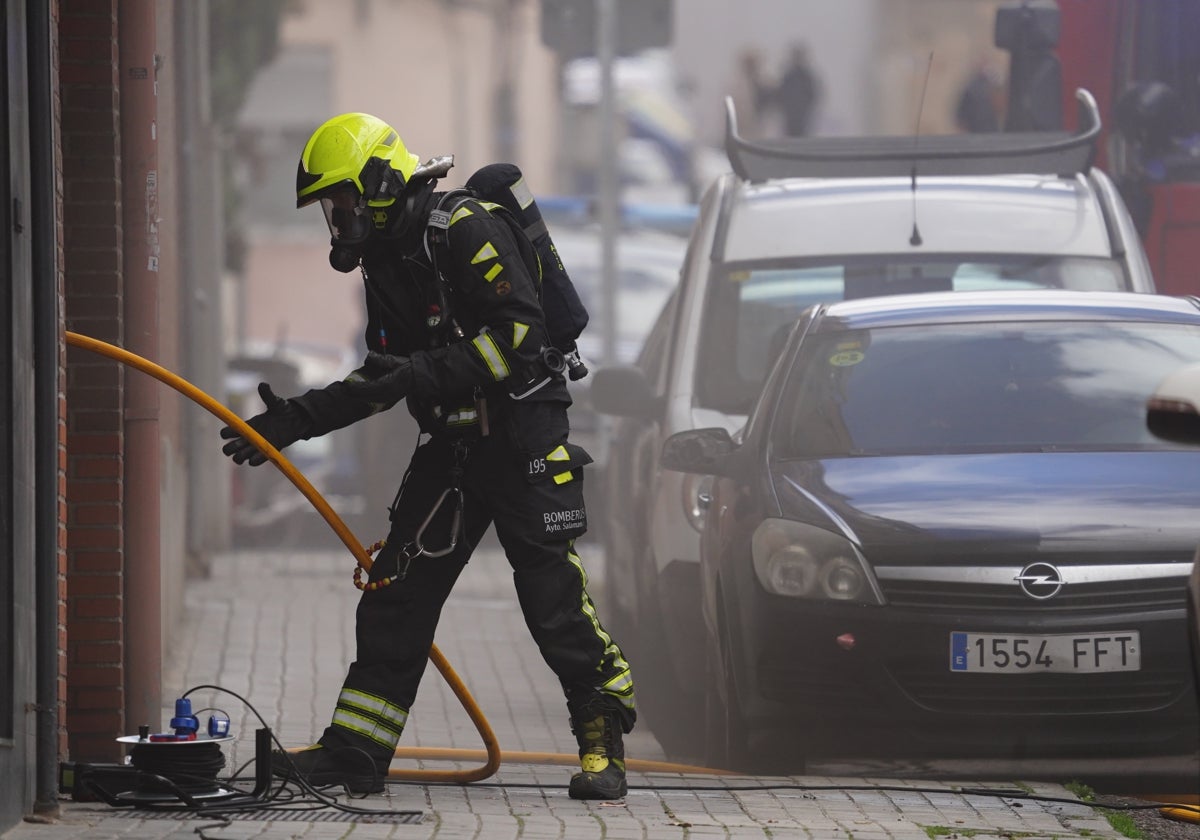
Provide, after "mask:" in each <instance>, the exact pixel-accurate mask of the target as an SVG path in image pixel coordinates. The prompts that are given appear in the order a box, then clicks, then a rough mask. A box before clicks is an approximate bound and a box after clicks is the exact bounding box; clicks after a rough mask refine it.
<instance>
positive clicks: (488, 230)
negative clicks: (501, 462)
mask: <svg viewBox="0 0 1200 840" xmlns="http://www.w3.org/2000/svg"><path fill="white" fill-rule="evenodd" d="M440 197H441V194H434V195H433V196H432V197H431V198H430V199H429V203H428V205H427V206H426V208H425V210H424V211H423V212H419V213H417V214H414V215H415V217H416V218H415V220H410V222H409V225H408V227H409V229H408V231H407V232H406V233H405V234H403V235H399V236H390V237H389V236H381V235H380V236H375V237H374V238H373V239H370V240H368V242H367V243H366V245H365V246H364V248H363V255H362V267H363V274H364V283H365V286H366V304H367V328H366V343H367V347H368V349H369V350H373V351H376V352H381V353H389V354H394V355H401V356H407V357H408V358H409V359H410V360H411V362H412V380H411V383H410V390H409V395H408V398H407V402H408V409H409V411H410V413H412V415H413V417H414V418H415V419H416V420H417V422H418V423H419V424H420V427H421V429H422V431H424V432H426V433H428V434H430V435H433V436H439V435H447V434H466V435H470V434H479V433H481V432H482V431H483V430H484V429H486V431H487V433H488V434H509V435H510V436H512V435H513V434H514V432H513V430H514V428H515V429H516V432H515V436H516V438H517V439H514V440H513V441H512V443H513V444H514V445H515V446H517V448H524V447H523V446H522V441H521V440H520V439H519V438H520V437H523V435H521V434H520V427H521V426H523V425H525V424H527V423H529V422H533V423H540V422H541V421H540V420H538V419H537V418H539V417H547V414H546V410H547V409H550V408H551V405H553V407H554V408H555V409H557V411H555V412H554V413H555V414H558V413H561V415H562V421H561V423H562V425H563V430H562V433H563V434H565V432H566V428H565V425H566V420H565V409H566V407H567V406H568V405H570V402H571V400H570V396H569V394H568V392H567V388H566V383H565V381H564V378H563V377H562V376H561V375H555V376H552V377H550V379H549V381H548V382H546V384H545V385H544V386H542V387H541V388H539V389H538V390H536V392H534V393H533V394H531V395H529V396H527V397H525V398H524V399H522V400H520V401H516V400H513V399H512V397H511V396H510V394H511V393H522V392H524V391H526V390H528V389H529V387H530V385H531V384H532V383H537V382H540V381H542V380H543V379H546V377H547V372H546V369H545V367H544V366H543V364H542V362H541V353H542V350H543V348H544V347H546V346H547V345H548V344H549V343H550V341H549V338H548V332H547V329H546V324H545V321H544V316H543V313H542V307H541V304H540V302H539V288H538V284H539V282H540V278H539V274H540V269H539V268H538V262H537V256H536V254H535V252H534V251H533V248H532V246H531V245H530V243H529V242H528V240H526V239H525V238H524V237H523V236H521V237H519V238H518V237H517V236H516V235H514V231H513V229H512V228H511V227H510V223H509V222H508V221H506V220H505V219H504V218H503V217H501V216H499V214H500V213H503V212H505V211H504V210H503V208H499V207H497V206H496V205H492V204H489V203H488V202H484V201H480V200H477V199H474V198H468V199H466V200H462V201H460V202H457V203H455V202H453V201H452V202H450V207H451V208H453V213H452V215H451V217H450V224H449V227H448V228H447V229H446V231H445V236H444V241H442V242H441V243H440V244H435V245H434V246H433V256H434V259H435V260H436V262H437V270H438V273H440V274H441V276H442V278H444V280H439V279H438V276H437V273H435V271H434V269H433V266H432V265H431V261H430V259H429V257H428V256H427V255H426V246H425V220H426V219H427V218H428V214H429V210H431V209H433V205H434V204H435V203H436V202H437V201H438V199H439V198H440ZM448 209H449V208H448ZM439 290H440V291H439ZM460 334H461V335H460ZM380 373H381V372H380V371H376V370H373V369H372V368H371V367H370V366H368V365H365V364H364V366H363V367H360V368H359V369H358V370H356V371H354V372H353V373H351V374H350V375H349V376H348V377H347V381H350V380H354V379H356V378H361V379H374V378H376V377H377V376H379V375H380ZM298 401H299V402H300V403H301V405H303V406H304V408H305V409H306V410H307V411H308V413H309V414H310V416H311V417H312V419H313V423H314V427H315V428H314V432H313V434H314V435H321V434H325V433H327V432H329V431H332V430H334V429H338V428H342V427H343V426H347V425H349V424H350V423H353V422H356V421H357V420H360V419H362V418H364V417H366V416H368V415H370V414H373V413H375V412H377V411H381V410H384V409H387V408H390V407H391V405H392V404H374V403H370V402H367V401H366V400H363V399H361V398H357V397H355V396H352V395H351V394H350V393H349V391H348V389H347V388H346V386H345V383H344V382H335V383H333V384H331V385H329V386H327V387H325V388H322V389H319V390H314V391H309V392H308V393H307V394H305V395H303V397H301V398H299V399H298ZM535 406H537V407H540V409H541V410H540V411H539V410H536V409H535ZM525 407H527V408H525ZM522 415H526V417H524V418H523V417H522ZM554 425H558V423H557V422H555V423H554Z"/></svg>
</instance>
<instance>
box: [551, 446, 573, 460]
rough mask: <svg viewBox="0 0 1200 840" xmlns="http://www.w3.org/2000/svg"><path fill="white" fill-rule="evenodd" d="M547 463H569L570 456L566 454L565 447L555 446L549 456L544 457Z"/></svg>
mask: <svg viewBox="0 0 1200 840" xmlns="http://www.w3.org/2000/svg"><path fill="white" fill-rule="evenodd" d="M546 460H547V461H570V460H571V456H570V455H568V454H567V448H566V447H565V446H557V447H555V448H554V451H552V452H551V453H550V454H549V455H547V456H546Z"/></svg>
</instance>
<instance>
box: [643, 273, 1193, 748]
mask: <svg viewBox="0 0 1200 840" xmlns="http://www.w3.org/2000/svg"><path fill="white" fill-rule="evenodd" d="M1197 362H1200V300H1197V299H1195V298H1190V299H1183V298H1167V297H1160V296H1152V295H1131V294H1099V293H1096V294H1084V293H1079V292H1074V293H1072V292H1049V291H1047V292H1036V293H1028V292H1027V293H1016V292H981V293H975V294H971V293H963V294H957V295H924V296H902V297H894V298H878V299H875V300H864V301H853V302H842V303H835V304H830V305H823V306H817V307H814V308H812V309H810V310H809V311H808V312H806V313H805V315H804V316H803V318H801V319H800V321H799V322H798V324H797V325H796V327H795V328H794V329H793V330H792V332H791V335H790V338H789V339H788V341H787V342H786V343H785V346H784V348H783V350H782V352H781V355H780V359H779V362H778V364H777V365H776V366H775V367H774V369H773V371H772V372H771V374H770V376H769V378H768V380H767V382H766V385H765V387H764V389H763V394H762V396H761V398H760V400H759V401H758V404H757V406H756V407H755V409H754V412H753V414H752V415H751V417H750V419H749V422H748V424H747V426H746V428H745V430H744V433H743V434H740V435H738V436H737V437H736V439H735V438H731V436H730V435H729V433H728V431H727V430H726V429H724V428H722V427H717V428H710V429H700V430H691V431H687V432H681V433H679V434H676V435H674V436H672V437H670V438H668V439H667V441H666V443H665V445H664V449H663V456H662V460H663V465H664V466H665V467H667V468H670V469H679V470H685V471H687V472H690V473H698V474H714V475H715V476H716V480H715V482H714V483H713V486H712V490H711V502H710V507H709V509H708V511H707V514H706V523H705V528H704V532H703V539H702V547H701V552H700V553H701V584H700V590H701V604H702V605H703V615H704V626H705V644H704V650H705V653H706V663H707V667H706V670H705V674H706V677H705V679H704V680H703V681H702V684H703V685H704V687H705V694H706V703H707V709H708V721H709V726H708V727H706V729H705V732H706V733H707V735H708V736H709V738H710V742H709V747H710V759H711V760H712V761H713V762H714V763H715V765H714V766H722V767H725V766H731V767H735V768H738V767H753V766H754V765H755V761H756V757H757V756H758V755H760V754H761V750H762V748H763V745H764V744H769V745H773V746H774V747H776V748H780V749H782V751H783V752H784V754H785V755H786V756H787V757H788V760H789V761H790V763H791V765H792V768H790V769H796V770H800V769H803V761H804V759H805V757H810V756H830V755H833V756H839V757H840V756H845V755H848V754H851V755H852V754H861V753H862V752H864V751H865V752H867V753H868V754H872V755H875V754H879V753H884V754H887V755H900V756H904V757H911V756H913V755H925V756H927V755H934V756H939V755H940V756H945V755H969V756H977V755H989V756H991V755H1001V756H1007V757H1016V758H1026V757H1040V756H1045V755H1066V756H1076V755H1081V754H1093V755H1094V754H1103V755H1107V756H1114V755H1118V754H1122V753H1139V754H1164V753H1168V752H1180V753H1183V752H1188V753H1190V752H1193V751H1194V750H1195V746H1196V744H1195V733H1196V727H1197V722H1198V721H1197V706H1196V702H1197V698H1196V694H1195V691H1194V686H1193V680H1192V675H1191V672H1190V656H1189V654H1188V629H1187V621H1186V617H1187V614H1186V588H1187V587H1186V584H1187V579H1188V575H1189V573H1190V572H1191V568H1192V553H1193V551H1194V549H1195V546H1196V544H1197V542H1198V541H1200V517H1198V516H1197V515H1196V511H1197V510H1200V450H1195V449H1192V450H1189V449H1188V448H1187V447H1185V446H1179V445H1174V444H1170V443H1166V442H1163V441H1161V440H1159V439H1158V438H1156V437H1155V436H1154V435H1153V434H1151V432H1150V431H1149V430H1148V429H1147V425H1146V415H1145V405H1146V401H1147V399H1148V398H1149V397H1150V396H1151V394H1152V393H1153V392H1154V390H1155V388H1156V386H1157V385H1158V384H1159V382H1160V381H1161V380H1162V379H1163V378H1164V376H1166V375H1167V374H1168V373H1171V372H1172V371H1174V370H1176V369H1177V368H1178V367H1179V366H1180V365H1182V364H1187V363H1197Z"/></svg>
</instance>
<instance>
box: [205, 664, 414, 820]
mask: <svg viewBox="0 0 1200 840" xmlns="http://www.w3.org/2000/svg"><path fill="white" fill-rule="evenodd" d="M201 689H210V690H212V691H220V692H223V693H225V694H228V695H230V696H232V697H235V698H237V699H238V700H240V701H241V702H242V703H243V704H244V705H245V706H246V708H247V709H249V710H250V711H251V713H253V715H254V716H255V717H256V718H258V721H259V723H261V724H262V726H263V728H264V729H266V730H268V731H269V732H270V733H271V741H272V742H273V743H274V744H275V745H276V746H277V747H278V748H279V755H281V756H282V757H283V758H284V759H285V760H286V761H287V762H288V763H289V764H291V762H292V759H291V755H290V753H288V751H287V749H286V748H285V747H284V746H283V743H282V742H280V740H279V738H278V737H277V736H276V735H275V732H274V730H272V729H271V727H270V726H268V725H267V722H266V720H265V719H264V718H263V716H262V715H261V714H260V713H259V711H258V709H256V708H255V707H254V704H253V703H251V702H250V701H249V700H247V699H246V698H245V697H243V696H242V695H240V694H238V693H237V692H236V691H232V690H231V689H228V688H224V687H222V686H219V685H211V684H203V685H197V686H193V687H192V688H189V689H188V690H187V691H185V692H184V693H183V695H182V696H183V697H187V696H188V695H189V694H191V693H192V692H194V691H200V690H201ZM346 749H356V748H353V747H347V748H346ZM357 751H358V752H361V753H362V754H363V756H364V757H366V758H367V759H368V760H370V761H371V766H372V769H375V768H374V760H373V759H371V758H370V756H369V755H368V754H367V753H366V752H365V751H364V750H357ZM269 760H270V759H269ZM243 766H244V765H243ZM376 772H377V771H376ZM290 782H295V783H296V784H297V786H298V787H300V788H301V789H302V790H303V791H304V792H305V793H306V794H308V797H310V799H309V800H306V799H304V798H301V797H297V798H296V799H290V800H288V804H289V805H290V806H295V805H298V804H311V807H312V809H313V810H317V809H319V808H321V807H326V808H333V809H335V810H338V811H343V812H345V813H349V814H361V815H366V816H381V815H384V814H394V813H399V812H396V811H381V810H378V809H374V808H355V807H353V806H351V805H345V804H343V803H341V802H339V801H338V800H337V799H336V798H334V797H331V796H329V795H328V794H326V793H324V790H325V788H315V787H313V786H312V785H310V784H309V783H308V781H307V780H306V779H305V778H304V777H303V776H302V775H301V774H300V773H299V771H298V770H297V769H296V767H295V765H294V764H292V766H291V773H290V774H289V777H288V778H287V779H286V780H284V781H283V782H281V784H280V785H279V787H278V788H277V789H276V790H275V791H274V792H273V794H272V795H271V796H270V797H268V798H267V799H266V800H262V799H254V800H250V801H240V802H225V803H213V804H211V805H206V806H204V807H202V808H194V809H192V810H193V811H194V812H195V813H196V814H198V815H200V814H204V815H213V816H219V815H220V814H221V812H222V811H230V810H241V809H251V808H256V807H257V808H261V809H263V810H297V809H296V808H295V807H280V806H272V805H267V806H266V807H264V802H270V801H274V800H275V799H276V798H277V796H279V795H280V794H281V792H282V791H283V790H284V789H285V788H286V787H287V785H288V783H290ZM327 787H334V786H333V785H329V786H327ZM347 795H348V796H349V797H350V798H351V799H361V798H364V797H365V796H366V794H361V795H358V796H355V795H354V794H352V793H347ZM311 800H315V803H313V802H311ZM316 803H319V804H316Z"/></svg>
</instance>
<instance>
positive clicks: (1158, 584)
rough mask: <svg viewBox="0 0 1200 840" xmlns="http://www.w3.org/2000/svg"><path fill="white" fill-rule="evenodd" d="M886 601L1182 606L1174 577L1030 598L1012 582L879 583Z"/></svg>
mask: <svg viewBox="0 0 1200 840" xmlns="http://www.w3.org/2000/svg"><path fill="white" fill-rule="evenodd" d="M880 585H881V587H882V588H883V594H884V597H886V598H887V602H888V604H890V605H891V606H895V607H912V608H916V609H921V610H927V611H937V612H964V611H972V612H979V611H983V610H1004V611H1006V612H1011V611H1014V610H1016V611H1028V612H1038V611H1041V612H1045V611H1046V610H1054V611H1055V612H1070V611H1079V612H1085V611H1096V612H1111V611H1113V610H1121V611H1122V612H1126V611H1146V610H1151V611H1158V610H1171V609H1183V608H1184V607H1185V606H1186V603H1187V589H1186V583H1185V582H1184V581H1183V580H1181V579H1178V578H1174V579H1172V578H1157V579H1144V580H1124V581H1111V582H1106V583H1077V584H1071V585H1068V586H1064V587H1063V588H1062V591H1061V592H1059V593H1058V594H1057V595H1055V596H1054V597H1053V598H1048V599H1046V600H1041V601H1039V600H1036V599H1034V598H1030V597H1029V596H1028V595H1026V594H1025V593H1024V592H1022V591H1021V588H1020V587H1018V586H1016V585H1015V584H1013V585H1009V586H995V585H988V584H980V585H965V584H962V583H941V582H937V581H929V580H884V581H880Z"/></svg>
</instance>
